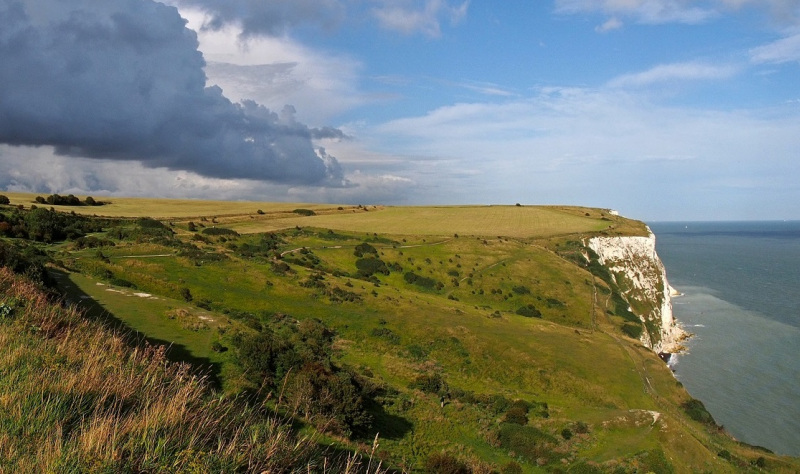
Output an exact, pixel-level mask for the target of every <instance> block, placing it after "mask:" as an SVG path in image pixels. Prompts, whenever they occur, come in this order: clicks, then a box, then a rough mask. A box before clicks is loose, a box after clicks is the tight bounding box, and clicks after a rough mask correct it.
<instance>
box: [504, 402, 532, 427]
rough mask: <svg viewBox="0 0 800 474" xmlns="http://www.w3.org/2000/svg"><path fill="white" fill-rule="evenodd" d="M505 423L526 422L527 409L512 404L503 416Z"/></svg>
mask: <svg viewBox="0 0 800 474" xmlns="http://www.w3.org/2000/svg"><path fill="white" fill-rule="evenodd" d="M503 421H504V422H505V423H514V424H516V425H527V424H528V410H527V409H525V408H523V407H521V406H512V407H511V408H509V409H508V411H507V412H506V416H505V417H503Z"/></svg>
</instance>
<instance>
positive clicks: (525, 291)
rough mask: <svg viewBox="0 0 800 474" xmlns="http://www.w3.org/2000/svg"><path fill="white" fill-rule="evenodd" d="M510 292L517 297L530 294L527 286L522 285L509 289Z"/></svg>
mask: <svg viewBox="0 0 800 474" xmlns="http://www.w3.org/2000/svg"><path fill="white" fill-rule="evenodd" d="M511 291H513V292H514V293H516V294H518V295H529V294H530V293H531V290H530V288H528V287H527V286H523V285H520V286H515V287H514V288H511Z"/></svg>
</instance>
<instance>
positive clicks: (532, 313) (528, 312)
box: [517, 304, 542, 318]
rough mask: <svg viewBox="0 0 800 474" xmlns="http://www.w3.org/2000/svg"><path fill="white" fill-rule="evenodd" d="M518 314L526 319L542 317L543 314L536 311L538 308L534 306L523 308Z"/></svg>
mask: <svg viewBox="0 0 800 474" xmlns="http://www.w3.org/2000/svg"><path fill="white" fill-rule="evenodd" d="M517 314H518V315H520V316H525V317H526V318H541V317H542V312H541V311H539V310H538V309H536V306H534V305H532V304H529V305H525V306H521V307H520V308H519V309H517Z"/></svg>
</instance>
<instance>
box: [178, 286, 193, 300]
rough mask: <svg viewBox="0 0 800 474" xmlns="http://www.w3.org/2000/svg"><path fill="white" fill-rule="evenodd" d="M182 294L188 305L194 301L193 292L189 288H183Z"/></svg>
mask: <svg viewBox="0 0 800 474" xmlns="http://www.w3.org/2000/svg"><path fill="white" fill-rule="evenodd" d="M180 293H181V298H183V300H184V301H186V302H187V303H188V302H190V301H192V299H193V298H192V292H191V291H190V290H189V288H186V287H183V288H181V290H180Z"/></svg>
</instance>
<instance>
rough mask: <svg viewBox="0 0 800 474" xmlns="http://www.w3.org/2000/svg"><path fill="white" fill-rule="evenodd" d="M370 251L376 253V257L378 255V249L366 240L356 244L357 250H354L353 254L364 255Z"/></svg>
mask: <svg viewBox="0 0 800 474" xmlns="http://www.w3.org/2000/svg"><path fill="white" fill-rule="evenodd" d="M368 253H371V254H374V255H375V256H376V257H377V256H378V250H377V249H376V248H375V247H373V246H372V245H370V244H368V243H366V242H363V243H360V244H358V245H356V248H355V250H353V255H355V256H356V257H363V256H364V254H368Z"/></svg>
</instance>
